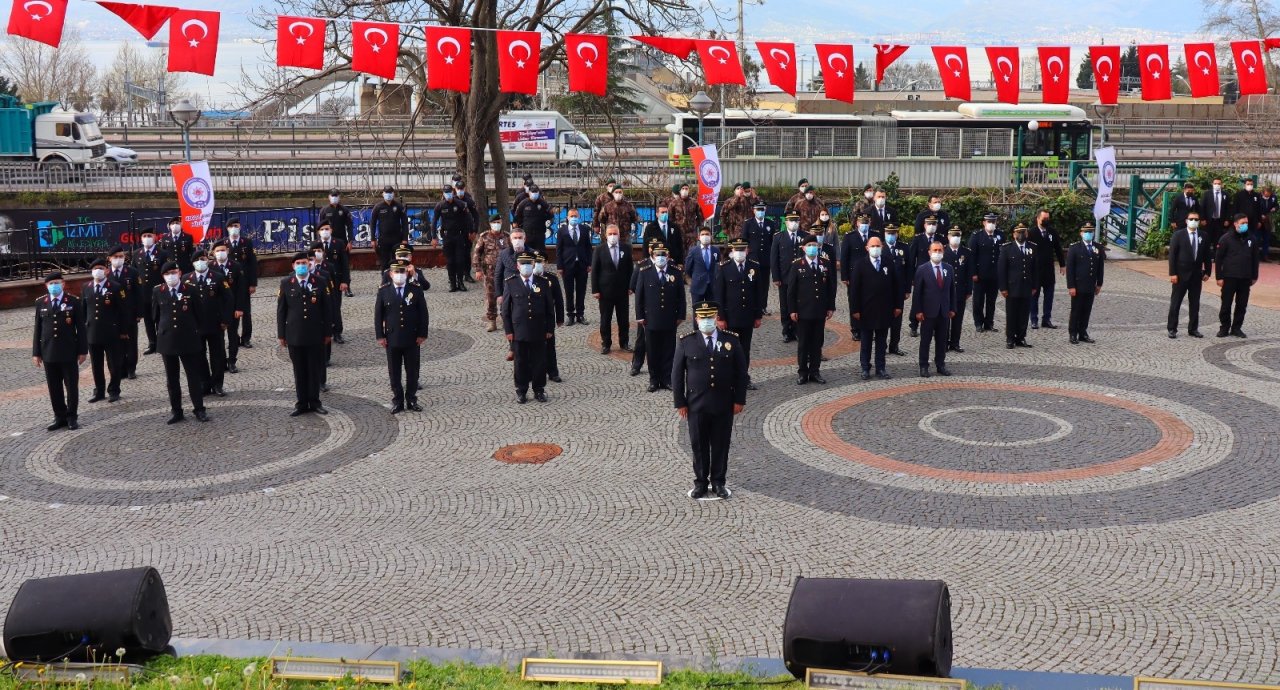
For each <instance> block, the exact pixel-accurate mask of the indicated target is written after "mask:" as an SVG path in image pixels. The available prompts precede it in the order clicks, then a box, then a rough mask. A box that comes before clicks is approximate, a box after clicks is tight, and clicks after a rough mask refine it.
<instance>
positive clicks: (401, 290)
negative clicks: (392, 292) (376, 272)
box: [396, 288, 404, 302]
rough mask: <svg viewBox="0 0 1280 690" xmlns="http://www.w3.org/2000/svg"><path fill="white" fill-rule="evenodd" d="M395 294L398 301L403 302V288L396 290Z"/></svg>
mask: <svg viewBox="0 0 1280 690" xmlns="http://www.w3.org/2000/svg"><path fill="white" fill-rule="evenodd" d="M396 294H397V295H399V296H400V301H401V302H403V301H404V288H396Z"/></svg>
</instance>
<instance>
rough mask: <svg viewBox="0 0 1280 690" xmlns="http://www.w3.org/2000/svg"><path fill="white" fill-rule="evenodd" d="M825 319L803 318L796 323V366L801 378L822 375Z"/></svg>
mask: <svg viewBox="0 0 1280 690" xmlns="http://www.w3.org/2000/svg"><path fill="white" fill-rule="evenodd" d="M825 325H826V321H824V320H823V319H805V318H801V319H800V320H799V321H796V322H795V330H796V340H797V347H796V366H797V371H798V373H799V374H800V375H801V376H817V375H818V374H820V373H822V342H823V339H824V338H825V337H826V329H825V328H824V326H825Z"/></svg>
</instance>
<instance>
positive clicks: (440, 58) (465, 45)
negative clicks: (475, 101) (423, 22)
mask: <svg viewBox="0 0 1280 690" xmlns="http://www.w3.org/2000/svg"><path fill="white" fill-rule="evenodd" d="M427 88H428V89H444V90H447V91H458V92H460V93H470V92H471V29H459V28H455V27H449V26H428V27H427Z"/></svg>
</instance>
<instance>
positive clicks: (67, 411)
mask: <svg viewBox="0 0 1280 690" xmlns="http://www.w3.org/2000/svg"><path fill="white" fill-rule="evenodd" d="M44 285H45V290H46V291H47V292H48V293H49V294H48V295H46V296H44V297H41V298H40V299H38V300H36V316H35V330H34V332H33V333H32V335H31V362H32V364H35V365H36V367H38V368H39V367H43V368H44V380H45V384H46V385H47V386H48V387H49V402H50V403H51V404H52V406H53V424H50V425H49V426H47V427H45V428H46V429H48V430H49V431H55V430H57V429H61V428H63V427H67V428H69V429H72V430H74V429H79V428H80V424H79V423H78V421H77V414H78V409H79V404H80V365H81V364H84V360H85V356H86V355H88V353H89V338H88V333H87V331H86V329H85V325H84V305H83V304H82V303H81V302H80V299H79V298H78V297H76V296H75V295H69V294H66V293H65V292H64V290H65V286H64V283H63V280H62V274H61V273H58V272H57V271H54V272H53V273H50V274H49V275H47V276H45V278H44Z"/></svg>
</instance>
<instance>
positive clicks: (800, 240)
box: [769, 212, 822, 343]
mask: <svg viewBox="0 0 1280 690" xmlns="http://www.w3.org/2000/svg"><path fill="white" fill-rule="evenodd" d="M809 240H810V237H809V235H808V233H805V232H803V231H801V230H800V214H798V213H795V212H792V213H788V214H787V216H786V229H785V231H783V232H780V233H778V234H777V235H774V237H773V246H772V248H771V254H770V256H769V265H770V266H772V271H773V284H774V285H775V286H776V287H777V288H778V312H779V314H780V318H781V321H782V342H784V343H791V342H795V340H796V332H795V324H794V322H793V321H792V319H791V299H790V295H789V292H788V290H789V289H790V288H789V287H788V286H789V285H790V284H791V283H790V278H791V272H792V270H793V269H794V267H795V262H796V261H797V260H798V259H800V258H801V257H802V256H804V253H805V249H804V246H805V243H807V242H808V241H809ZM814 251H815V252H820V251H822V249H821V247H819V246H818V245H816V244H815V245H814Z"/></svg>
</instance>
